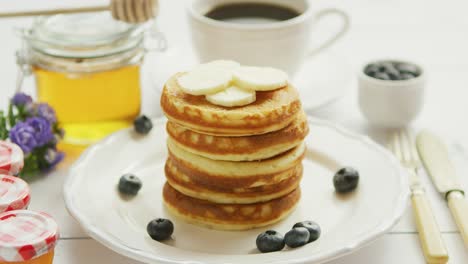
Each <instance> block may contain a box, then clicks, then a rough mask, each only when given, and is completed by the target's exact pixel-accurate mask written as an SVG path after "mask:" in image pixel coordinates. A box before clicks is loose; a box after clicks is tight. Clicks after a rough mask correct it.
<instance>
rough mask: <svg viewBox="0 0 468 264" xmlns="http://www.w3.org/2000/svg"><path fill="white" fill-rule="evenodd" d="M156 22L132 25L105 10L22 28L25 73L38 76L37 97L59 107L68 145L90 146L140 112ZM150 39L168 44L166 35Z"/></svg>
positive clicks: (161, 46) (41, 20) (161, 45)
mask: <svg viewBox="0 0 468 264" xmlns="http://www.w3.org/2000/svg"><path fill="white" fill-rule="evenodd" d="M153 25H154V24H153V23H152V22H147V23H145V24H127V23H124V22H120V21H116V20H114V19H112V17H111V15H110V13H109V12H102V13H85V14H74V15H55V16H50V17H39V18H37V19H36V20H35V21H34V23H33V25H32V27H31V28H30V29H26V30H22V31H21V33H22V34H21V35H22V38H23V39H24V47H23V49H22V50H21V51H20V52H18V54H17V56H18V63H19V65H20V69H21V75H22V76H24V75H27V74H29V73H33V75H34V76H35V79H36V90H37V97H38V100H39V101H42V102H46V103H48V104H50V105H51V106H52V107H53V108H54V109H55V111H56V113H57V118H58V121H59V122H60V124H61V126H62V127H63V128H64V129H65V132H66V133H65V139H64V141H65V142H66V143H71V144H74V145H88V144H91V143H93V142H95V141H97V140H99V139H101V138H103V137H105V136H106V135H108V134H109V133H111V132H114V131H116V130H119V129H121V128H124V127H126V126H129V125H130V124H131V122H132V121H133V119H134V118H135V117H136V116H137V115H138V114H139V112H140V102H141V89H140V86H141V85H140V67H141V65H142V62H143V58H144V55H145V52H146V51H147V49H146V48H145V46H146V45H145V40H146V39H147V38H148V37H147V34H146V33H147V32H149V31H150V32H151V30H149V29H151V28H152V26H153ZM153 33H154V32H153ZM151 38H153V39H156V40H157V43H158V46H157V47H156V48H155V49H157V50H162V49H164V48H165V41H164V38H163V37H162V35H161V34H153V35H152V36H151ZM20 79H22V78H20ZM19 86H21V84H20V85H19Z"/></svg>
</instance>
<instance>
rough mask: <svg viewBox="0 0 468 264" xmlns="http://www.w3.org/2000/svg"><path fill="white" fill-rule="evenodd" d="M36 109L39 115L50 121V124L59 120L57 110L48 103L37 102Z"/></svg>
mask: <svg viewBox="0 0 468 264" xmlns="http://www.w3.org/2000/svg"><path fill="white" fill-rule="evenodd" d="M35 110H36V111H35V112H36V115H37V116H39V117H42V118H44V119H45V120H47V121H49V123H50V124H55V123H56V122H57V116H56V115H55V111H54V109H53V108H52V107H50V106H49V105H48V104H46V103H41V104H37V105H36V106H35Z"/></svg>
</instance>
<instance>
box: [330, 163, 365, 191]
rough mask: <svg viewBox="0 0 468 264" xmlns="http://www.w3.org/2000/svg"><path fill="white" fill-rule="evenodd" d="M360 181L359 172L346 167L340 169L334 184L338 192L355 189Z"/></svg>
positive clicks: (334, 178)
mask: <svg viewBox="0 0 468 264" xmlns="http://www.w3.org/2000/svg"><path fill="white" fill-rule="evenodd" d="M358 183H359V172H358V171H357V170H355V169H353V168H350V167H346V168H342V169H341V170H339V171H338V172H337V173H336V174H335V176H334V177H333V185H334V186H335V190H336V192H338V193H347V192H351V191H354V189H356V187H357V185H358Z"/></svg>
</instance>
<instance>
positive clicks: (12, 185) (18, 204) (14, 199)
mask: <svg viewBox="0 0 468 264" xmlns="http://www.w3.org/2000/svg"><path fill="white" fill-rule="evenodd" d="M30 201H31V192H30V190H29V185H28V184H27V183H26V182H25V181H23V180H22V179H20V178H18V177H14V176H10V175H3V174H0V213H4V212H8V211H13V210H22V209H28V205H29V202H30Z"/></svg>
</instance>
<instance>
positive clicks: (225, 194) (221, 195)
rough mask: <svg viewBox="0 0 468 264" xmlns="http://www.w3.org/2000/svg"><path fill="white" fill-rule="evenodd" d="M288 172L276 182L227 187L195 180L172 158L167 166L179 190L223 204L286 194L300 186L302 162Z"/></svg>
mask: <svg viewBox="0 0 468 264" xmlns="http://www.w3.org/2000/svg"><path fill="white" fill-rule="evenodd" d="M288 172H289V173H290V175H288V176H289V177H287V178H285V179H283V180H281V181H279V182H277V183H274V184H268V185H261V186H258V187H251V188H226V186H224V185H222V184H216V183H214V182H213V183H212V184H210V185H204V184H203V183H201V184H200V182H197V181H193V180H192V179H191V178H190V177H189V176H187V175H186V174H185V173H184V172H183V171H181V170H179V169H178V168H177V166H176V165H175V164H174V163H173V162H172V161H171V159H168V160H167V162H166V166H165V174H166V179H167V181H168V183H169V184H170V185H171V186H172V187H173V188H174V189H176V190H177V191H179V192H181V193H183V194H185V195H187V196H190V197H193V198H197V199H201V200H207V201H211V202H214V203H223V204H228V203H238V204H250V203H258V202H264V201H269V200H272V199H276V198H278V197H281V196H284V195H286V194H288V193H290V192H291V191H293V190H294V189H296V188H297V187H298V186H299V183H300V180H301V178H302V172H303V168H302V164H299V165H297V166H296V167H294V168H292V169H291V170H290V171H288Z"/></svg>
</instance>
